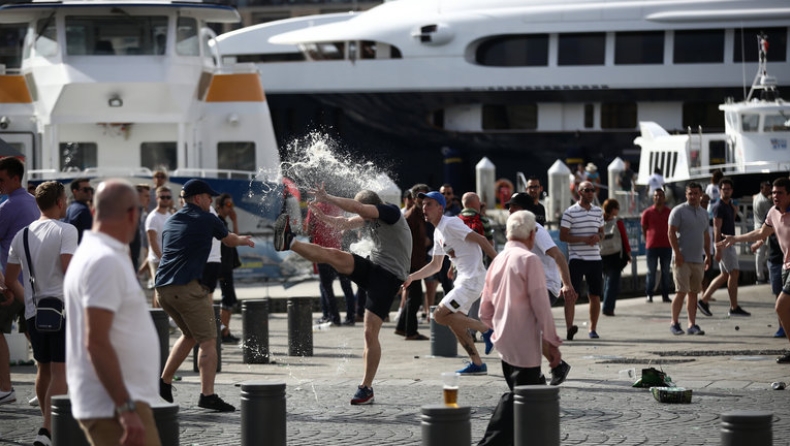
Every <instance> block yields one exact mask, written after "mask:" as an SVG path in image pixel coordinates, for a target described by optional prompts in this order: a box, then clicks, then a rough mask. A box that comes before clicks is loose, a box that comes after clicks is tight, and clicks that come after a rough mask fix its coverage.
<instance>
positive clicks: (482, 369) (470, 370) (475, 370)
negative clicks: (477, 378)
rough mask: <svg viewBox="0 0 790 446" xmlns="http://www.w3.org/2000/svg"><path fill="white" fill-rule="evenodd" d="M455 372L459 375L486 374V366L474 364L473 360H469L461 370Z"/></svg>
mask: <svg viewBox="0 0 790 446" xmlns="http://www.w3.org/2000/svg"><path fill="white" fill-rule="evenodd" d="M456 373H458V374H461V375H488V366H487V365H485V364H480V365H475V363H474V362H470V363H469V364H467V365H466V367H464V368H462V369H461V370H456Z"/></svg>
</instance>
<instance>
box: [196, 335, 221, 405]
mask: <svg viewBox="0 0 790 446" xmlns="http://www.w3.org/2000/svg"><path fill="white" fill-rule="evenodd" d="M198 355H199V356H198V370H199V371H200V393H202V394H203V395H205V396H209V395H214V379H215V378H216V377H217V338H211V339H209V340H206V341H203V342H201V343H200V348H199V349H198Z"/></svg>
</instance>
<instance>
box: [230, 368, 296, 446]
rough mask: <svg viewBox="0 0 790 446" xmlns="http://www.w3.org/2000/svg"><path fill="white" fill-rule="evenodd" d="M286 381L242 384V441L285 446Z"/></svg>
mask: <svg viewBox="0 0 790 446" xmlns="http://www.w3.org/2000/svg"><path fill="white" fill-rule="evenodd" d="M285 434H286V429H285V383H283V382H274V381H249V382H246V383H242V384H241V445H242V446H252V445H255V446H285Z"/></svg>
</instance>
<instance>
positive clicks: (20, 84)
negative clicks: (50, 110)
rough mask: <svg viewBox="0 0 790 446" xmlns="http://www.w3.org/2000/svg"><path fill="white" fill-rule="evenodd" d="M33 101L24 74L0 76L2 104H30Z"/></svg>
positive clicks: (0, 99)
mask: <svg viewBox="0 0 790 446" xmlns="http://www.w3.org/2000/svg"><path fill="white" fill-rule="evenodd" d="M31 102H33V99H32V98H31V97H30V91H29V90H28V89H27V84H25V78H24V76H22V75H18V74H14V75H10V74H9V75H4V76H0V104H19V103H23V104H29V103H31Z"/></svg>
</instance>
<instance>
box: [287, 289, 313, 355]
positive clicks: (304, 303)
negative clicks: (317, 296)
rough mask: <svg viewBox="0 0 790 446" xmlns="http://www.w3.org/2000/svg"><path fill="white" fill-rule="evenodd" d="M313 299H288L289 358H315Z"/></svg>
mask: <svg viewBox="0 0 790 446" xmlns="http://www.w3.org/2000/svg"><path fill="white" fill-rule="evenodd" d="M311 304H312V299H311V298H309V297H291V298H289V299H288V356H313V321H312V320H311V319H312V318H313V312H312V307H311Z"/></svg>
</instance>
